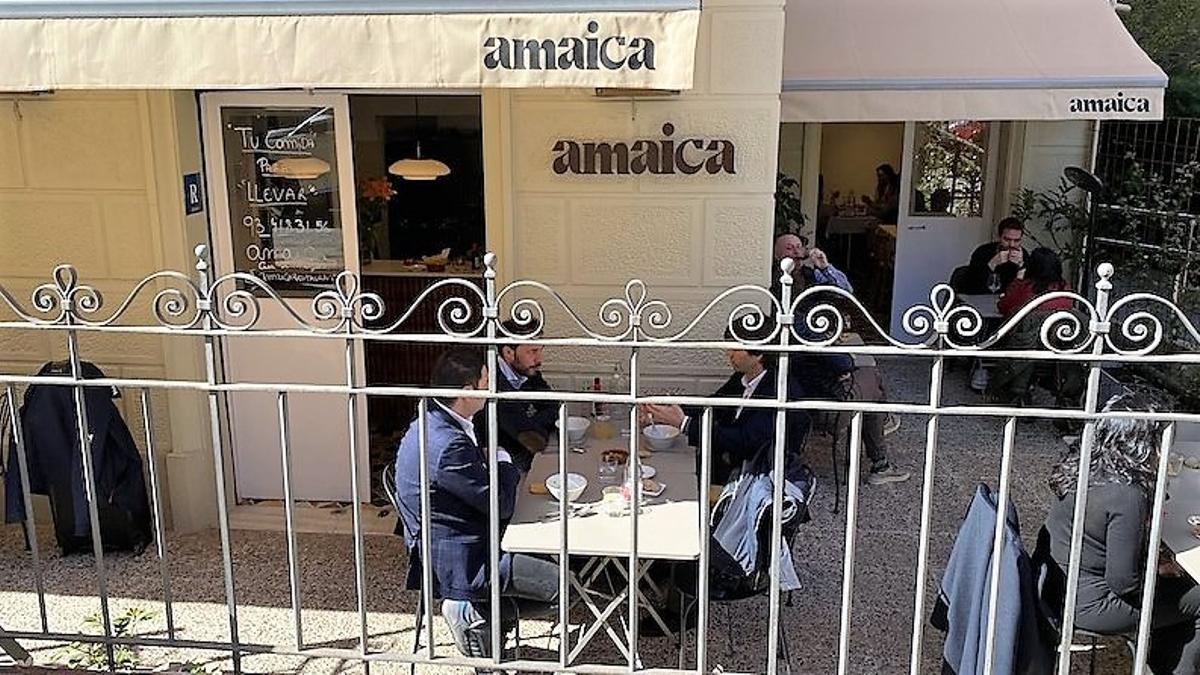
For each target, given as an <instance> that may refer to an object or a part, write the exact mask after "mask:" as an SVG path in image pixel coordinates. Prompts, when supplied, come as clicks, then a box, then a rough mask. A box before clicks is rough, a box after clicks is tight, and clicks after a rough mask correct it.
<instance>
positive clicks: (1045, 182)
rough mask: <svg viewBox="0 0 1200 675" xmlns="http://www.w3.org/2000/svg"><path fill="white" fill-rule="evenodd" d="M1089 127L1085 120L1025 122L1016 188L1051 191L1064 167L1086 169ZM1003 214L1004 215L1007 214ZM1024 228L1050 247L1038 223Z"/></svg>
mask: <svg viewBox="0 0 1200 675" xmlns="http://www.w3.org/2000/svg"><path fill="white" fill-rule="evenodd" d="M1092 128H1093V125H1092V123H1091V122H1087V121H1065V122H1026V123H1025V124H1024V133H1023V136H1022V138H1021V155H1020V178H1019V184H1018V185H1017V186H1016V188H1017V189H1020V188H1029V189H1031V190H1035V191H1042V190H1047V189H1052V188H1055V187H1057V186H1058V184H1059V181H1060V180H1061V179H1062V175H1063V169H1064V168H1066V167H1068V166H1080V167H1083V168H1085V169H1087V168H1090V165H1091V153H1092ZM1015 191H1016V190H1013V192H1015ZM1008 197H1009V199H1010V200H1012V199H1014V198H1015V195H1013V194H1009V195H1008ZM1080 198H1082V194H1080ZM1010 203H1011V202H1010ZM1004 213H1005V215H1007V213H1008V212H1007V211H1005V212H1004ZM1028 227H1029V232H1030V234H1032V235H1033V236H1035V237H1037V238H1039V239H1041V240H1042V242H1043V243H1045V244H1046V245H1050V238H1049V237H1048V236H1046V235H1045V229H1044V228H1043V227H1042V224H1041V223H1036V222H1035V223H1029V224H1028Z"/></svg>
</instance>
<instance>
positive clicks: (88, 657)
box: [55, 606, 154, 670]
mask: <svg viewBox="0 0 1200 675" xmlns="http://www.w3.org/2000/svg"><path fill="white" fill-rule="evenodd" d="M153 617H154V612H152V611H150V610H147V609H145V608H142V607H136V606H135V607H130V608H129V609H127V610H125V611H124V612H123V613H121V614H119V615H118V616H116V617H115V618H114V619H113V620H112V632H113V637H117V638H128V637H132V636H133V635H136V634H137V629H138V626H139V625H141V624H142V623H143V622H145V621H148V620H150V619H151V618H153ZM82 631H83V632H87V633H103V632H104V624H103V622H102V621H101V619H100V615H99V614H91V615H89V616H88V617H87V618H85V619H84V620H83V629H82ZM55 660H56V661H58V662H59V663H61V664H62V665H64V666H66V667H68V668H76V669H84V670H107V669H108V655H107V653H106V652H105V649H104V645H103V644H100V643H95V642H72V643H71V644H69V645H67V646H66V647H63V648H62V649H60V650H59V651H58V652H57V653H56V655H55ZM141 664H142V658H141V654H140V653H139V652H138V650H137V648H136V647H131V646H129V645H113V668H114V669H116V670H130V669H133V668H137V667H138V666H140V665H141Z"/></svg>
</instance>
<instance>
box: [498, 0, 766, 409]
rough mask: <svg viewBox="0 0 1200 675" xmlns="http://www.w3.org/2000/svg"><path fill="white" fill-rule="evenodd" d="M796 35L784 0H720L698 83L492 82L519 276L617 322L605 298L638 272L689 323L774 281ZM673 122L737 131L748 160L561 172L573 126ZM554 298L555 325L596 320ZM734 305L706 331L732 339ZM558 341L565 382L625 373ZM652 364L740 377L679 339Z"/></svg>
mask: <svg viewBox="0 0 1200 675" xmlns="http://www.w3.org/2000/svg"><path fill="white" fill-rule="evenodd" d="M782 48H783V3H782V2H780V1H778V0H775V1H770V0H709V1H707V2H705V4H704V12H703V16H702V19H701V27H700V34H699V43H698V45H697V50H696V51H697V57H696V77H695V86H694V88H693V89H692V90H690V91H687V92H684V93H682V94H680V95H674V96H661V97H653V98H634V99H631V98H612V99H610V98H600V97H597V96H596V95H594V93H593V92H591V91H571V92H563V91H533V90H525V91H516V92H512V93H509V92H493V91H489V92H485V94H484V99H485V103H484V111H485V121H484V133H485V136H492V139H491V141H490V142H489V143H488V147H489V157H488V162H489V163H488V165H487V171H488V172H489V180H490V181H492V182H491V183H489V187H490V188H491V189H490V190H489V211H488V219H489V230H488V238H489V245H490V246H492V247H493V249H494V250H497V251H499V252H500V253H501V256H502V261H503V263H504V267H503V272H504V275H505V277H506V278H508V279H516V278H521V279H534V280H537V281H542V282H545V283H547V284H549V285H551V286H553V287H554V288H555V289H556V290H558V291H559V292H560V293H562V294H563V295H564V296H565V297H566V299H567V300H568V301H570V302H571V303H572V305H573V306H574V307H576V308H577V309H578V310H579V311H580V312H581V313H583V314H584V318H585V319H588V320H590V325H591V327H593V328H596V329H601V328H603V326H601V325H600V324H599V322H598V321H597V320H596V313H597V310H598V309H599V307H600V306H601V304H602V303H603V302H604V301H605V300H607V299H609V298H612V297H623V295H624V286H625V283H626V282H627V281H628V280H629V279H631V278H639V279H642V280H644V281H645V282H646V283H647V286H648V288H649V291H650V298H652V299H661V300H665V301H667V302H669V303H670V305H671V308H672V310H673V311H674V324H673V325H674V326H675V328H676V329H679V328H682V326H683V325H685V324H686V323H687V321H689V320H690V319H691V318H692V317H693V316H694V315H695V314H696V313H697V312H698V311H699V310H700V308H701V307H703V305H704V303H706V302H707V301H708V300H710V299H711V298H713V297H714V296H716V295H717V294H718V293H720V292H721V291H723V290H725V289H726V288H728V287H730V286H734V285H737V284H742V283H766V282H767V280H768V276H767V274H768V268H769V266H770V246H771V235H772V227H773V220H774V201H773V196H774V190H775V172H776V164H777V159H778V139H779V72H780V64H781V60H782ZM666 122H671V123H672V124H673V125H674V126H675V129H676V132H675V134H674V137H675V138H676V139H686V138H701V139H729V140H731V141H733V143H734V144H735V145H736V148H737V160H736V174H733V175H729V174H717V175H708V174H706V173H704V172H701V173H697V174H695V175H690V176H689V175H678V174H676V175H650V174H645V175H640V176H634V175H626V176H616V175H571V174H567V175H558V174H556V173H554V171H552V168H551V161H552V156H553V154H552V152H551V150H552V148H553V146H554V143H555V141H557V140H559V139H573V140H579V141H597V142H599V141H609V142H615V141H624V142H628V143H632V142H633V141H635V140H638V139H659V138H662V137H663V134H662V131H661V130H662V126H663V124H664V123H666ZM493 150H495V152H493ZM502 176H503V177H502ZM501 181H502V184H499V183H501ZM542 298H543V299H544V300H545V297H544V296H542ZM543 304H544V306H546V307H547V309H548V310H551V312H550V313H551V317H550V325H549V332H550V333H552V334H554V333H557V334H559V335H563V334H567V333H568V332H569V333H570V334H573V335H579V334H580V333H579V332H578V330H575V331H571V329H570V328H568V326H567V323H566V322H567V320H566V319H565V317H564V316H563V314H562V313H561V312H554V311H553V305H554V303H553V302H550V301H548V300H547V301H546V302H544V303H543ZM730 308H731V307H723V308H721V309H720V311H718V312H717V314H716V315H714V317H713V318H714V321H710V322H707V323H706V324H705V330H704V331H703V332H701V333H696V334H694V335H693V338H694V339H701V338H707V339H719V338H720V332H721V328H722V327H723V325H724V318H725V317H726V315H727V313H728V310H729V309H730ZM606 330H609V329H606ZM609 332H611V331H610V330H609ZM553 352H554V353H553V354H551V353H549V352H548V353H547V356H546V360H547V368H548V371H550V372H551V373H552V374H553V375H556V376H557V377H555V378H554V379H555V380H556V381H557V383H558V384H559V386H564V387H581V386H583V385H584V384H587V383H590V382H591V378H592V377H593V376H595V375H601V376H607V375H609V374H610V373H611V372H612V364H613V361H614V359H615V358H617V357H616V356H615V355H613V352H608V353H607V354H608V356H602V355H598V354H596V353H595V352H589V351H586V350H569V349H555V350H553ZM598 358H599V359H601V361H600V362H599V363H598V362H597V359H598ZM643 366H644V368H645V374H646V375H647V376H650V377H653V378H654V380H655V383H656V384H658V385H661V386H670V387H678V388H682V389H683V390H685V391H689V392H691V391H695V392H700V391H706V392H708V391H711V390H712V388H713V384H714V383H715V382H716V381H717V380H718V379H719V380H724V378H725V376H727V375H728V366H726V365H724V363H723V359H721V358H720V355H718V354H705V353H692V354H681V353H677V354H673V355H672V356H671V357H670V359H669V360H668V359H664V358H661V357H660V355H658V354H647V355H646V356H645V357H644V361H643Z"/></svg>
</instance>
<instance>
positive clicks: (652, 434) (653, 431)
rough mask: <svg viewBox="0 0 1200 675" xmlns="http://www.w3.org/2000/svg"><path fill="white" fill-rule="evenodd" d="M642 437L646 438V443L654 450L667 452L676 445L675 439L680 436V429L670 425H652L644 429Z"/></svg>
mask: <svg viewBox="0 0 1200 675" xmlns="http://www.w3.org/2000/svg"><path fill="white" fill-rule="evenodd" d="M642 436H645V438H646V442H647V443H649V444H650V448H651V449H652V450H666V449H667V448H669V447H671V446H672V445H675V439H676V438H677V437H678V436H679V427H673V426H671V425H670V424H651V425H650V426H648V427H646V428H645V429H642Z"/></svg>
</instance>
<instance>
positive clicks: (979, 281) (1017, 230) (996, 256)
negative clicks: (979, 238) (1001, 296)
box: [955, 216, 1029, 293]
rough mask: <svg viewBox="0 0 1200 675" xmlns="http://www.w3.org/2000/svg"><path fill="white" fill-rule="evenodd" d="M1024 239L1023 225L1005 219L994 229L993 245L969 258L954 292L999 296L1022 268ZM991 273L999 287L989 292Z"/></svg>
mask: <svg viewBox="0 0 1200 675" xmlns="http://www.w3.org/2000/svg"><path fill="white" fill-rule="evenodd" d="M1024 237H1025V225H1024V224H1023V223H1022V222H1021V221H1020V220H1018V219H1016V218H1013V217H1011V216H1010V217H1008V218H1005V219H1004V220H1001V221H1000V223H999V224H998V225H996V241H989V242H988V243H986V244H983V245H982V246H980V247H979V248H977V249H975V252H974V253H972V254H971V262H970V263H969V264H968V266H967V273H966V276H965V277H964V278H963V279H962V282H961V283H960V284H959V287H958V288H955V290H956V291H958V292H960V293H992V292H999V293H1003V292H1004V289H1006V288H1008V285H1009V284H1010V283H1012V280H1013V279H1016V278H1017V273H1018V272H1020V271H1021V270H1022V269H1023V268H1024V267H1025V259H1026V258H1028V257H1029V252H1028V251H1026V250H1025V249H1024V248H1023V247H1022V246H1021V241H1022V240H1023V239H1024ZM993 273H995V274H996V276H997V277H998V278H999V281H1000V287H999V289H997V290H996V291H993V290H992V289H991V288H989V287H988V279H989V277H991V275H992V274H993Z"/></svg>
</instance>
